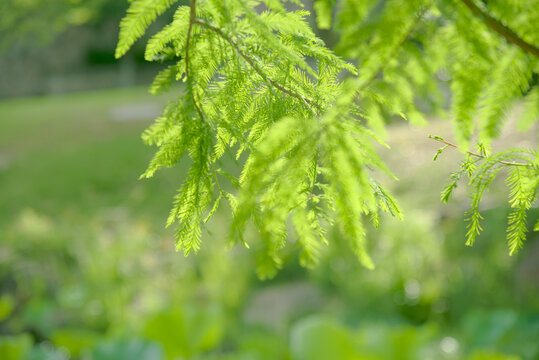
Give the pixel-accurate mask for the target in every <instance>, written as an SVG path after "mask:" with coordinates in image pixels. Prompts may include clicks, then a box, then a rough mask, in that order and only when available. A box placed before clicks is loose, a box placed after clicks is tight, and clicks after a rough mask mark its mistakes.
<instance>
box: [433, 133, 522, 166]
mask: <svg viewBox="0 0 539 360" xmlns="http://www.w3.org/2000/svg"><path fill="white" fill-rule="evenodd" d="M429 139H432V140H435V141H438V142H441V143H442V144H445V145H447V146H451V147H452V148H455V149H459V150H460V148H459V147H458V146H457V145H455V144H453V143H450V142H449V141H446V140H444V139H442V138H441V137H439V136H434V135H429ZM466 153H467V154H468V155H471V156H473V157H476V158H480V159H486V158H487V157H486V156H483V155H481V154H476V153H474V152H471V151H466ZM498 163H500V164H504V165H511V166H532V164H523V163H518V162H509V161H503V160H500V161H498Z"/></svg>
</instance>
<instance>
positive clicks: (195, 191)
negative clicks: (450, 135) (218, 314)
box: [116, 0, 539, 277]
mask: <svg viewBox="0 0 539 360" xmlns="http://www.w3.org/2000/svg"><path fill="white" fill-rule="evenodd" d="M536 1H537V0H532V2H536ZM174 2H175V1H174V0H134V1H132V3H131V5H130V8H129V10H128V13H127V15H126V17H125V18H124V20H123V21H122V23H121V26H120V27H121V31H120V40H119V43H118V47H117V51H116V55H117V56H118V57H119V56H122V55H123V54H124V53H125V52H126V51H128V49H129V48H130V47H131V46H132V45H133V43H134V42H135V41H136V39H138V38H139V37H140V36H142V35H143V34H144V32H145V30H146V29H147V27H148V25H149V24H150V23H151V22H152V21H153V20H155V18H156V16H158V15H159V14H161V13H163V11H164V10H166V9H167V8H168V7H170V6H172V5H173V3H174ZM292 2H293V3H295V6H296V8H298V6H299V8H300V10H288V8H287V7H285V4H284V3H285V2H284V1H280V0H264V1H259V0H197V1H195V0H191V2H190V6H188V7H187V6H178V8H177V9H176V12H175V14H174V17H173V20H172V21H171V22H170V24H168V25H166V26H165V27H164V28H163V29H162V30H161V31H159V32H158V33H156V34H155V35H153V36H152V37H151V39H150V40H149V42H148V44H147V47H146V52H145V58H146V60H148V61H161V60H164V59H167V60H173V61H174V64H173V65H171V66H169V67H167V68H166V69H164V70H162V71H161V72H160V73H159V74H158V75H157V76H156V78H155V81H154V83H153V84H152V86H151V92H152V93H159V92H161V91H166V90H167V89H168V88H169V87H170V86H171V84H172V83H174V82H175V81H182V82H183V83H184V86H183V88H182V89H183V93H182V96H181V97H180V98H179V99H178V100H177V101H174V102H171V103H170V104H169V105H168V106H167V108H166V109H165V111H164V113H163V115H162V116H161V117H160V118H158V119H157V120H156V122H155V123H154V124H153V125H152V126H151V127H150V128H149V129H148V130H146V132H145V133H144V134H143V139H144V141H145V142H146V143H147V144H149V145H155V146H157V147H158V150H157V152H156V154H155V156H154V158H153V160H152V161H151V162H150V164H149V166H148V169H147V170H146V172H145V173H144V174H143V175H142V177H151V176H153V174H154V173H155V172H156V171H157V170H159V169H160V168H163V167H171V166H174V165H175V164H177V163H178V162H179V161H184V160H182V159H184V158H189V159H190V170H189V172H188V175H187V177H186V179H185V180H184V183H183V185H182V186H181V188H180V189H179V191H178V194H177V196H176V198H175V201H174V206H173V208H172V210H171V213H170V216H169V219H168V222H167V224H168V225H171V224H173V223H178V230H177V232H176V237H177V239H176V241H177V248H178V249H183V251H184V252H185V254H188V253H189V252H190V251H195V252H196V251H197V250H198V248H199V247H200V242H201V236H202V235H201V234H202V227H203V225H204V223H205V222H206V221H208V220H209V219H210V218H211V216H212V215H213V214H214V213H215V212H216V211H217V209H218V207H219V206H228V207H229V208H230V212H231V214H232V217H233V218H232V220H231V228H230V237H231V243H232V244H236V243H243V244H244V245H245V246H250V245H255V248H256V249H258V251H259V267H258V272H259V275H260V276H261V277H265V276H272V275H273V274H274V273H275V271H276V269H278V268H279V267H280V266H281V265H282V262H283V258H282V250H283V248H284V247H285V246H286V245H287V243H288V244H289V243H297V244H298V245H299V247H300V248H301V255H300V261H301V264H302V265H303V266H307V267H309V266H314V265H315V264H316V263H317V258H318V254H319V252H320V249H321V247H322V246H323V245H324V244H325V243H326V242H327V239H326V236H325V233H326V230H327V228H328V226H330V225H332V224H333V223H335V225H337V226H338V227H340V228H341V230H342V233H343V235H344V236H346V237H347V238H348V240H349V243H350V247H351V249H352V250H353V251H354V253H355V254H356V255H357V257H358V259H359V260H360V261H361V263H362V264H364V265H365V266H366V267H368V268H372V267H373V266H374V264H373V262H372V260H371V259H370V257H369V254H368V250H367V248H368V244H366V238H365V231H366V230H365V224H364V221H366V220H367V219H369V220H370V221H371V222H372V223H373V224H374V225H375V226H378V224H379V221H380V216H379V213H380V212H381V211H382V212H387V213H389V214H391V215H393V216H397V217H401V216H402V215H401V212H400V210H399V207H398V206H397V203H396V201H395V200H394V199H393V197H392V196H391V195H390V194H389V193H388V192H387V190H385V189H384V188H382V186H381V185H380V184H379V183H378V182H377V181H376V180H375V177H376V176H377V175H378V174H379V173H380V171H382V172H386V173H388V174H390V175H391V173H390V171H389V170H388V169H387V168H386V167H385V165H384V164H383V162H382V161H381V160H380V158H379V157H378V155H377V154H376V152H375V150H374V145H375V144H383V145H385V144H384V143H383V139H384V138H385V136H386V135H385V130H384V128H385V124H386V122H387V121H388V120H389V119H391V117H393V116H399V117H402V118H405V119H407V120H409V121H410V122H411V123H412V124H416V125H421V124H424V123H425V121H426V120H425V117H424V115H423V113H424V111H423V109H422V108H421V106H419V104H418V102H417V99H418V95H422V97H423V98H425V99H427V101H428V106H429V107H430V108H431V109H432V110H433V111H435V112H436V111H437V112H440V113H442V112H443V109H444V107H445V105H446V104H445V100H444V97H443V96H442V95H441V91H440V90H439V84H440V80H439V77H440V76H449V78H450V88H451V90H452V92H453V102H452V105H451V112H452V114H453V117H454V127H455V133H456V137H457V139H458V144H459V146H460V147H462V149H463V151H464V152H465V151H466V150H467V149H468V148H469V144H470V142H471V141H472V139H473V138H474V136H479V138H480V139H481V143H482V144H484V146H485V152H486V151H487V149H488V147H489V144H490V141H491V140H492V139H493V138H494V137H496V136H498V134H499V130H500V128H501V126H502V124H503V119H504V114H505V113H506V112H507V110H508V109H509V108H510V106H512V104H513V103H514V102H515V100H517V99H519V98H521V97H523V96H525V101H526V112H525V114H526V115H525V116H524V117H523V120H522V121H521V126H522V127H529V126H531V124H532V123H533V122H534V121H535V120H536V118H537V113H538V112H539V110H538V109H539V102H537V101H536V100H537V99H538V96H537V94H538V92H537V82H536V80H534V79H535V78H534V76H536V74H537V72H538V67H539V61H538V57H536V56H535V54H534V51H535V50H534V49H535V46H534V45H533V44H537V42H538V38H537V34H538V33H539V25H538V23H539V22H537V21H533V14H534V12H533V11H532V12H531V14H530V15H528V13H527V12H524V11H522V12H520V10H521V5H522V4H523V1H516V0H515V1H511V2H509V4H505V2H503V1H493V2H492V3H493V4H494V5H493V7H492V9H490V8H489V9H485V8H484V6H483V5H482V6H481V7H480V8H479V7H478V6H479V5H476V4H475V3H474V2H473V1H471V0H412V1H409V0H387V1H381V2H380V1H374V0H344V1H342V2H336V1H332V0H317V1H316V2H315V4H314V7H315V11H316V15H317V24H318V26H319V27H320V28H322V29H330V28H331V27H333V26H334V27H335V29H337V30H339V32H340V40H339V43H338V45H337V47H336V52H337V53H338V54H340V55H341V56H342V57H344V58H347V59H350V60H351V61H353V62H355V63H357V64H358V67H357V68H356V67H355V66H353V65H351V63H350V61H345V60H343V58H341V57H339V56H337V55H335V53H333V52H332V51H331V50H329V49H328V48H327V47H326V46H325V45H324V43H323V42H322V40H320V39H319V38H317V37H316V36H315V34H314V33H313V31H312V29H311V28H310V27H309V25H308V23H307V21H306V18H307V16H308V15H309V14H308V12H306V11H304V10H301V3H300V2H299V1H292ZM338 3H340V5H339V6H337V4H338ZM490 4H491V2H489V7H490ZM478 9H479V10H478ZM490 10H492V14H493V15H492V16H499V17H500V20H496V19H495V18H493V17H492V16H490V15H488V14H489V13H488V11H490ZM485 14H486V15H485ZM507 14H514V15H515V18H514V19H513V18H511V19H510V20H507V19H505V18H504V17H503V16H506V15H507ZM493 19H494V20H493ZM505 24H507V25H505ZM511 26H513V29H514V31H517V32H518V35H517V33H515V32H514V31H512V30H511V28H510V27H511ZM470 29H474V30H473V31H471V30H470ZM498 59H501V60H500V61H498ZM358 69H359V70H358ZM444 74H445V75H444ZM477 116H478V118H479V121H478V122H477V123H476V121H475V118H476V117H477ZM442 140H443V139H442ZM451 146H454V145H452V144H451ZM442 150H443V149H442ZM440 152H441V151H440ZM224 159H232V161H233V162H234V163H235V164H237V165H238V167H239V168H238V169H230V168H227V167H226V166H225V163H226V161H224ZM535 159H536V158H535V153H533V152H525V153H521V152H517V151H512V150H510V151H506V152H502V153H499V154H495V155H489V156H487V155H486V153H485V154H480V155H477V156H476V157H473V156H468V157H467V158H466V160H465V161H463V163H462V164H461V170H460V171H458V172H456V173H454V174H453V175H451V180H452V182H451V183H450V185H449V186H448V187H447V188H446V189H445V190H444V192H443V194H442V200H443V201H444V202H446V201H448V199H449V197H450V195H451V192H452V190H453V189H454V188H455V187H456V186H457V182H458V180H459V179H460V178H461V177H462V175H464V174H466V175H467V176H469V177H470V184H471V186H472V188H473V197H472V206H471V210H470V212H469V226H468V239H467V243H468V244H472V243H473V241H474V239H475V237H476V236H477V234H479V233H480V231H481V227H480V220H481V215H480V213H479V205H480V202H481V199H482V195H483V194H484V192H485V191H486V190H487V189H488V187H489V185H490V183H491V182H492V180H493V179H494V177H495V176H496V174H498V172H499V171H501V170H502V169H504V168H510V169H511V168H512V167H515V170H514V171H513V172H512V173H511V176H510V177H509V178H508V185H509V186H510V188H511V195H510V197H511V198H510V199H511V200H510V205H511V207H512V208H513V209H514V211H513V213H512V214H511V215H510V217H509V225H508V239H509V242H510V252H511V253H514V252H515V251H516V250H517V249H518V248H519V247H520V246H521V243H522V241H523V239H524V236H525V233H526V226H525V214H526V211H527V210H528V209H530V207H531V206H532V203H533V200H534V198H535V187H536V185H537V181H536V179H537V171H536V169H537V167H536V165H535V164H536V160H535ZM517 160H520V161H525V164H522V165H515V164H513V162H515V161H517ZM517 169H518V170H517ZM249 224H252V225H254V228H256V231H257V232H258V234H259V238H260V243H257V244H248V243H247V241H246V240H245V238H244V236H243V234H244V233H245V231H246V230H247V228H248V227H249V226H250V225H249Z"/></svg>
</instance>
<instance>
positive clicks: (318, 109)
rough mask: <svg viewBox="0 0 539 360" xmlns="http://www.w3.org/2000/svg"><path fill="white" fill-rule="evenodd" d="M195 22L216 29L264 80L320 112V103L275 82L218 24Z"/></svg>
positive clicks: (199, 20)
mask: <svg viewBox="0 0 539 360" xmlns="http://www.w3.org/2000/svg"><path fill="white" fill-rule="evenodd" d="M195 22H196V23H197V24H200V25H202V26H204V27H206V28H208V29H210V30H212V31H214V32H215V33H217V34H218V35H219V36H221V37H222V38H223V39H224V40H226V41H227V42H228V43H229V44H230V45H232V47H233V48H234V49H235V50H236V51H237V52H238V54H239V55H240V56H241V57H242V58H243V59H244V60H245V61H246V62H247V63H248V64H249V65H250V66H251V67H252V68H253V70H254V71H256V73H257V74H258V75H260V77H262V79H264V81H266V82H268V83H269V84H270V85H271V86H273V87H274V88H276V89H278V90H280V91H281V92H283V93H285V94H287V95H290V96H292V97H293V98H296V99H298V100H299V101H301V102H303V103H305V104H306V105H307V106H309V107H310V108H311V109H312V108H314V109H316V110H317V111H316V113H320V112H321V108H320V106H319V105H318V104H316V103H315V102H314V101H313V100H311V99H309V98H307V97H305V96H303V95H300V94H298V93H296V92H294V91H293V90H290V89H287V88H285V87H284V86H282V85H280V84H278V83H277V82H275V81H274V80H272V79H270V78H269V77H268V76H267V75H266V74H265V73H264V72H263V71H262V69H260V67H259V66H258V65H257V64H256V62H255V61H254V60H253V59H251V58H250V57H249V56H248V55H247V54H246V53H245V52H244V51H243V50H242V49H241V48H240V46H239V45H238V43H237V42H236V41H235V40H234V39H233V38H231V37H230V36H228V35H227V34H225V33H224V32H223V30H221V29H220V28H218V27H216V26H213V25H212V24H209V23H207V22H206V21H204V20H201V19H195Z"/></svg>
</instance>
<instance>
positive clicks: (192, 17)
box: [185, 0, 205, 121]
mask: <svg viewBox="0 0 539 360" xmlns="http://www.w3.org/2000/svg"><path fill="white" fill-rule="evenodd" d="M190 1H191V2H190V5H191V8H190V12H189V28H188V29H187V39H186V43H185V78H186V79H187V81H191V78H190V77H189V47H190V46H189V45H190V43H191V31H192V30H193V24H194V23H195V20H196V2H197V1H196V0H190ZM191 97H192V98H193V106H194V107H195V110H196V112H197V113H198V116H200V120H202V121H205V120H204V115H203V114H202V110H200V107H199V106H198V104H197V101H196V99H195V93H194V92H193V89H192V88H191Z"/></svg>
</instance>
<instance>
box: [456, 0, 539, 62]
mask: <svg viewBox="0 0 539 360" xmlns="http://www.w3.org/2000/svg"><path fill="white" fill-rule="evenodd" d="M460 1H461V2H462V3H463V4H464V5H466V7H467V8H468V9H470V11H471V12H472V13H473V14H474V15H475V16H477V17H479V18H481V20H483V21H484V22H485V24H486V25H487V26H488V27H489V28H490V29H491V30H493V31H495V32H497V33H498V34H499V35H501V36H503V37H504V38H505V40H507V41H508V42H510V43H512V44H514V45H516V46H518V47H520V48H521V49H522V50H524V51H526V52H527V53H529V54H532V55H533V56H535V57H539V48H538V47H537V46H535V45H533V44H530V43H528V42H526V41H525V40H524V39H522V38H521V37H520V36H518V35H517V33H515V32H514V31H513V30H511V29H510V28H508V27H507V26H505V25H504V24H503V23H502V22H501V21H499V20H498V19H495V18H494V17H492V16H490V15H489V14H488V13H487V12H486V11H484V10H483V9H481V8H480V7H479V6H477V5H476V4H475V3H474V2H473V0H460Z"/></svg>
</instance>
